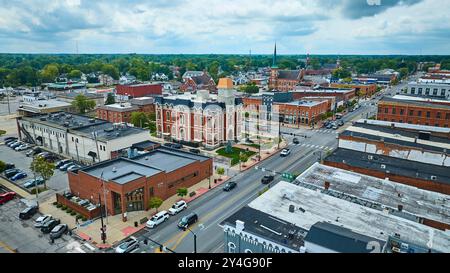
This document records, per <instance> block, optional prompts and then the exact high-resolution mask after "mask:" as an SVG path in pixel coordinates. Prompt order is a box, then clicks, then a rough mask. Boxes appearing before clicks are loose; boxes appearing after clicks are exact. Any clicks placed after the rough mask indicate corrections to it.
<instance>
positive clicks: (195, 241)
mask: <svg viewBox="0 0 450 273" xmlns="http://www.w3.org/2000/svg"><path fill="white" fill-rule="evenodd" d="M183 229H184V231H186V230H189V231H190V232H191V233H192V234H193V235H194V253H197V234H195V232H193V231H192V230H191V229H190V228H188V227H184V228H183Z"/></svg>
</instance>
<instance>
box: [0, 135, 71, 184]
mask: <svg viewBox="0 0 450 273" xmlns="http://www.w3.org/2000/svg"><path fill="white" fill-rule="evenodd" d="M27 151H28V150H25V151H20V152H18V151H15V150H14V149H12V148H9V147H7V146H6V145H4V144H2V145H0V160H1V161H4V162H6V163H13V164H15V165H16V168H17V169H20V170H22V171H24V172H25V173H26V174H27V175H28V176H27V177H25V178H23V179H20V180H17V181H11V182H12V183H14V184H16V185H17V186H19V187H22V186H23V184H24V183H25V182H26V181H28V180H30V179H33V178H34V175H33V172H32V171H31V170H30V164H31V161H32V160H33V158H32V157H27V156H26V155H25V153H26V152H27ZM47 187H48V188H49V189H51V190H54V191H64V190H68V188H69V181H68V179H67V173H66V172H64V171H60V170H57V169H55V173H54V175H53V176H52V177H51V178H50V179H49V181H47Z"/></svg>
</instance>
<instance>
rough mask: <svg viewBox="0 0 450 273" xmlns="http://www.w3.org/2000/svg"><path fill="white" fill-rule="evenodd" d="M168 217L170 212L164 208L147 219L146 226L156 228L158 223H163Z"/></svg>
mask: <svg viewBox="0 0 450 273" xmlns="http://www.w3.org/2000/svg"><path fill="white" fill-rule="evenodd" d="M167 219H169V213H168V212H167V211H165V210H163V211H160V212H158V213H157V214H155V215H153V217H152V218H150V220H148V221H147V223H146V224H145V226H146V227H148V228H154V227H156V226H157V225H159V224H161V223H162V222H164V221H166V220H167Z"/></svg>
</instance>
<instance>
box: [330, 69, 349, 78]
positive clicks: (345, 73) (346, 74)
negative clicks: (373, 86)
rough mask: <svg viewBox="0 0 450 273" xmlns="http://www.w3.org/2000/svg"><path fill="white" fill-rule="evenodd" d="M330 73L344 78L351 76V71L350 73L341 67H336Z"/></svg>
mask: <svg viewBox="0 0 450 273" xmlns="http://www.w3.org/2000/svg"><path fill="white" fill-rule="evenodd" d="M332 75H333V77H335V78H338V79H344V78H350V77H351V76H352V73H350V71H348V70H345V69H343V68H338V69H336V70H334V71H333V73H332Z"/></svg>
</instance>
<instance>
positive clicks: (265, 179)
mask: <svg viewBox="0 0 450 273" xmlns="http://www.w3.org/2000/svg"><path fill="white" fill-rule="evenodd" d="M273 179H274V176H273V175H269V174H267V175H264V177H263V178H261V183H263V184H269V183H270V182H272V181H273Z"/></svg>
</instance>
